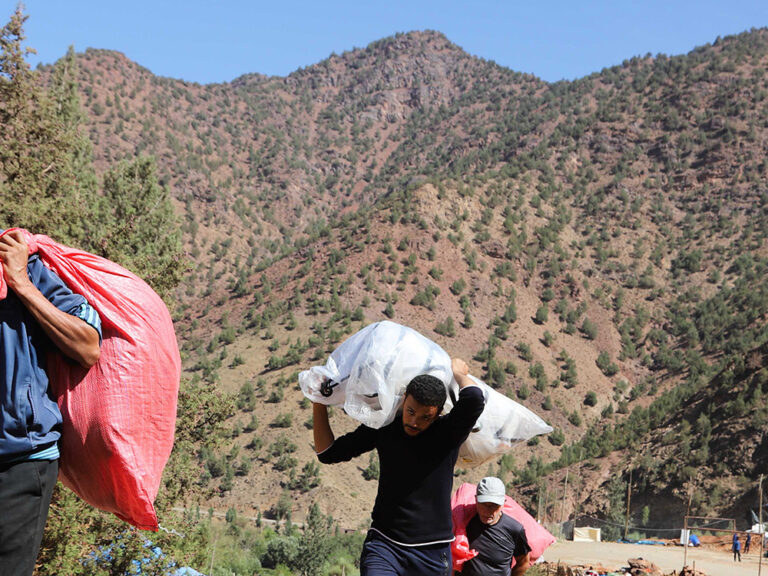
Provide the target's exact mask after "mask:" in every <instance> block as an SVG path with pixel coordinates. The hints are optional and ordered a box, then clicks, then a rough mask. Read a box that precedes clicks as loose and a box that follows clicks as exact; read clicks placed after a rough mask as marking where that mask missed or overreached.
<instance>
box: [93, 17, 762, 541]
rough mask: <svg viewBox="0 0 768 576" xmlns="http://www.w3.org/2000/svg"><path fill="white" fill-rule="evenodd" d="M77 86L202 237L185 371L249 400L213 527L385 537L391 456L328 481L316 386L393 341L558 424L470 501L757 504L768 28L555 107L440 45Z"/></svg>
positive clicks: (188, 316) (207, 475) (103, 71)
mask: <svg viewBox="0 0 768 576" xmlns="http://www.w3.org/2000/svg"><path fill="white" fill-rule="evenodd" d="M79 64H80V90H81V94H82V101H83V104H84V106H85V108H86V109H87V111H88V114H89V120H88V130H89V134H90V136H91V139H92V141H93V142H94V147H95V154H96V160H97V165H98V164H99V163H100V164H101V165H104V164H105V163H106V162H107V161H109V162H113V161H114V160H116V159H120V158H123V157H125V158H129V157H133V156H135V155H136V154H150V155H152V156H154V157H155V158H156V161H157V163H158V166H159V169H160V173H161V174H162V180H163V182H164V183H165V184H166V185H167V186H169V189H170V191H171V193H172V195H173V198H174V200H175V202H176V205H177V208H178V213H179V216H180V218H181V219H182V222H183V228H184V233H185V243H186V246H187V249H188V254H189V258H190V262H191V269H190V273H189V276H188V278H187V280H186V281H185V283H184V285H183V287H182V289H181V290H180V291H179V293H178V295H177V296H178V301H177V303H176V306H175V308H176V309H175V313H176V320H177V326H178V333H179V337H180V340H181V344H182V348H183V353H184V360H185V366H186V374H187V377H189V378H195V379H201V380H204V381H206V382H208V383H210V386H214V387H216V388H218V389H221V390H222V391H226V392H230V393H233V394H236V395H237V402H238V407H239V412H238V414H237V415H236V417H235V418H234V419H233V421H232V443H231V451H230V452H229V453H228V454H202V455H201V469H202V470H203V472H202V474H203V480H204V481H206V482H208V483H209V484H210V485H211V486H212V487H215V488H216V489H217V491H218V495H216V496H214V497H213V499H212V500H211V501H210V502H207V503H204V505H206V506H207V505H211V506H214V507H216V508H221V509H226V508H229V507H234V508H236V509H238V510H241V511H242V512H244V513H246V514H253V515H255V514H257V513H258V512H262V513H264V514H265V515H277V516H282V515H284V514H285V513H286V511H287V510H289V509H291V508H292V510H293V512H292V514H293V517H294V519H295V518H297V517H299V518H300V517H301V516H302V515H303V513H304V512H305V511H306V509H307V508H308V505H309V503H310V502H311V501H312V500H320V502H321V503H322V505H323V506H324V507H325V510H326V511H328V512H330V513H332V514H333V515H334V516H335V517H337V518H338V519H340V520H341V521H342V523H343V525H344V526H347V527H355V526H357V525H359V524H361V523H364V522H365V521H366V518H367V514H368V511H369V509H370V506H371V504H372V495H373V493H374V490H375V482H372V481H368V480H365V478H364V477H363V473H362V471H363V470H365V469H366V468H368V466H369V464H370V462H369V461H368V459H366V458H362V459H359V460H361V461H358V462H353V463H349V464H348V465H340V466H336V467H324V468H323V469H319V468H318V467H317V465H316V464H315V461H314V457H313V453H312V449H311V431H310V430H309V427H310V426H311V424H309V423H308V418H309V417H310V413H311V411H310V409H309V406H308V404H307V402H306V401H303V400H302V395H301V393H300V392H299V391H298V390H297V387H296V374H297V373H298V371H300V370H302V369H305V368H307V367H309V366H311V365H313V364H320V363H323V362H324V360H325V357H326V356H327V354H328V353H329V352H330V351H332V350H333V349H334V347H335V346H336V345H338V343H339V342H340V341H342V340H343V339H344V338H345V337H346V336H347V335H349V334H351V333H353V332H354V331H356V330H357V329H359V328H360V327H362V326H364V325H366V324H367V323H370V322H373V321H377V320H382V319H385V318H390V319H392V320H394V321H397V322H400V323H403V324H407V325H409V326H411V327H413V328H415V329H417V330H419V331H420V332H422V333H423V334H424V335H426V336H428V337H430V338H433V339H434V340H435V341H437V342H438V343H439V344H440V345H442V346H443V347H444V348H445V349H446V350H447V351H448V352H449V353H450V354H452V355H457V356H462V357H464V358H466V359H467V360H468V361H469V363H470V365H471V368H472V370H473V372H474V373H476V374H477V375H478V376H480V377H482V378H483V379H484V380H485V381H487V382H488V383H490V384H492V385H493V386H494V387H496V388H497V389H499V390H500V391H502V392H504V393H507V394H508V395H510V396H511V397H513V398H515V399H516V400H517V401H519V402H521V403H523V404H525V405H526V406H528V407H530V408H531V409H533V410H534V411H536V412H538V413H539V414H541V415H542V416H543V417H545V418H546V419H547V421H549V422H550V423H551V424H552V425H553V426H554V427H555V429H556V430H555V433H553V434H552V435H550V437H549V438H545V439H541V440H540V441H538V442H535V441H534V442H531V443H530V444H529V445H527V446H519V447H517V448H516V449H515V450H514V451H513V452H512V453H511V454H510V456H508V457H505V458H503V459H501V460H499V461H498V462H491V463H489V464H487V465H485V466H482V467H481V469H476V470H470V471H459V472H458V474H457V481H462V480H464V479H470V480H472V479H476V478H477V477H479V476H482V475H484V474H485V473H487V472H488V471H491V472H493V473H495V474H499V475H501V476H502V477H504V479H505V480H507V482H508V483H509V484H510V487H511V489H512V491H513V493H515V494H517V495H518V496H519V497H520V498H521V500H523V501H524V502H525V503H526V504H527V505H528V506H529V508H530V509H532V510H533V511H534V512H536V513H538V514H539V515H540V516H541V517H542V518H544V519H546V520H559V519H560V517H567V516H569V515H571V514H573V513H577V512H583V511H587V512H589V513H593V514H597V515H600V516H601V517H603V518H611V517H614V516H616V514H617V510H618V514H623V510H622V502H623V500H622V498H623V497H624V496H622V494H625V493H626V489H625V488H624V490H623V492H622V490H620V489H619V488H620V485H622V486H624V487H625V486H626V481H627V480H628V473H629V470H630V469H632V470H634V471H635V472H634V474H635V475H634V478H633V483H634V484H633V485H634V486H635V488H634V490H635V495H634V496H633V502H637V509H636V510H635V506H634V504H633V518H634V517H635V516H637V517H638V518H639V516H640V514H641V508H642V506H644V505H649V506H650V505H651V504H650V503H653V505H652V506H651V508H652V509H651V510H650V515H649V519H648V522H649V523H650V524H653V523H654V522H655V523H657V524H658V525H664V524H670V523H674V524H675V525H676V524H677V520H678V516H679V514H680V512H679V511H680V510H682V509H690V510H693V511H698V512H701V513H705V512H706V513H710V512H711V513H716V514H721V515H722V514H731V515H734V516H735V517H739V518H741V517H742V516H743V511H744V510H745V508H747V507H749V506H750V505H751V500H752V499H753V497H754V480H755V479H756V477H757V475H758V474H759V473H760V471H764V470H765V464H766V462H765V460H766V444H765V442H766V440H765V436H764V430H765V427H766V426H765V425H766V422H767V421H768V420H766V412H767V409H766V400H765V393H766V392H768V377H766V374H767V373H768V372H766V368H765V366H766V362H765V359H766V358H765V343H766V340H768V330H767V329H766V325H768V322H766V319H767V317H766V314H767V313H768V294H767V293H766V290H767V289H766V286H765V283H764V281H763V278H764V274H765V270H766V263H768V248H767V247H766V234H767V233H768V191H767V190H768V189H767V187H766V177H767V176H768V160H766V152H767V151H768V105H766V96H768V76H767V75H766V67H767V66H768V31H766V30H753V31H750V32H748V33H744V34H741V35H739V36H735V37H729V38H726V39H718V40H717V41H716V42H715V43H714V44H712V45H707V46H703V47H700V48H696V49H694V50H693V51H692V52H690V53H689V54H687V55H684V56H677V57H666V56H663V55H659V56H657V57H655V58H652V57H650V56H646V57H638V58H633V59H631V60H628V61H626V62H624V63H623V64H622V65H621V66H618V67H614V68H610V69H605V70H603V71H601V72H599V73H595V74H593V75H591V76H589V77H586V78H583V79H580V80H577V81H574V82H560V83H557V84H547V83H545V82H542V81H540V80H538V79H537V78H535V77H532V76H529V75H523V74H519V73H516V72H513V71H511V70H508V69H505V68H503V67H500V66H498V65H496V64H494V63H493V62H488V61H484V60H481V59H478V58H475V57H472V56H470V55H468V54H466V53H464V52H463V51H462V50H461V49H459V48H458V47H456V46H454V45H453V44H451V43H450V41H449V40H448V39H446V38H445V37H444V36H442V35H441V34H439V33H436V32H414V33H409V34H402V35H397V36H394V37H391V38H386V39H383V40H380V41H378V42H374V43H373V44H371V45H370V46H368V47H367V48H365V49H361V50H354V51H351V52H347V53H344V54H341V55H333V56H331V57H330V58H328V59H327V60H325V61H323V62H321V63H319V64H317V65H314V66H311V67H308V68H305V69H301V70H298V71H296V72H294V73H293V74H291V75H289V76H287V77H285V78H278V77H264V76H260V75H256V74H254V75H246V76H243V77H241V78H238V79H236V80H234V81H233V82H231V83H226V84H217V85H207V86H201V85H197V84H191V83H187V82H183V81H177V80H173V79H169V78H159V77H156V76H154V75H153V74H152V73H151V72H150V71H149V70H146V69H144V68H142V67H141V66H139V65H138V64H136V63H133V62H130V61H129V60H127V59H126V58H125V57H124V56H122V55H121V54H119V53H115V52H109V51H103V50H91V49H89V50H88V51H86V52H85V53H84V54H82V55H80V57H79ZM332 422H333V426H334V429H335V430H336V431H337V432H340V431H343V430H345V429H350V428H351V427H352V426H353V425H354V423H353V422H351V421H350V419H349V418H346V417H345V416H344V415H343V414H340V413H338V412H337V413H336V414H335V415H334V417H333V421H332ZM566 471H568V472H569V473H570V472H573V473H574V474H575V473H576V471H578V477H579V478H581V480H579V483H578V484H576V485H574V484H573V480H572V481H571V482H572V483H571V488H570V490H571V491H570V492H568V493H567V495H566V498H564V500H563V501H564V502H565V504H560V503H558V504H557V506H558V508H554V507H553V503H554V496H553V495H554V494H555V493H556V491H557V490H560V488H559V486H561V485H562V482H563V480H564V477H565V474H566ZM638 478H641V479H640V480H638ZM713 490H717V495H718V498H712V497H711V496H712V491H713ZM705 494H706V495H707V496H706V497H705ZM321 495H322V499H321ZM550 496H552V499H550ZM689 500H690V502H691V504H690V508H688V502H689ZM548 502H549V504H548ZM670 510H672V511H675V515H674V522H673V520H670V517H669V511H670Z"/></svg>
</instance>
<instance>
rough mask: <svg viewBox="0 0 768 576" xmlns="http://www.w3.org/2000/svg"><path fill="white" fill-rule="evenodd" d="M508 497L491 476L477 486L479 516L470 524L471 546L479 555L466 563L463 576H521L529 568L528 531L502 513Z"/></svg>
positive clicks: (501, 484)
mask: <svg viewBox="0 0 768 576" xmlns="http://www.w3.org/2000/svg"><path fill="white" fill-rule="evenodd" d="M505 496H506V489H505V486H504V482H502V481H501V479H499V478H496V477H494V476H488V477H486V478H483V479H482V480H480V482H479V483H478V484H477V492H476V494H475V498H476V500H477V515H476V516H474V517H473V518H472V519H471V520H470V521H469V524H467V539H468V540H469V547H470V548H471V549H472V550H475V551H476V552H477V556H475V557H474V558H472V559H471V560H467V562H465V564H464V567H463V569H462V571H461V574H462V575H463V576H521V575H522V574H524V573H525V571H526V570H527V569H528V566H529V562H528V553H529V552H530V551H531V549H530V547H529V546H528V540H527V539H526V537H525V529H524V528H523V525H522V524H520V522H518V521H517V520H515V519H514V518H512V517H511V516H508V515H506V514H504V513H503V512H502V510H501V508H502V506H503V504H504V498H505ZM512 558H514V559H515V566H514V568H512Z"/></svg>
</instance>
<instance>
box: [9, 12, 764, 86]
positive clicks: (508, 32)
mask: <svg viewBox="0 0 768 576" xmlns="http://www.w3.org/2000/svg"><path fill="white" fill-rule="evenodd" d="M16 3H17V2H16V0H0V22H1V23H2V24H5V23H6V22H7V21H8V18H9V17H10V15H11V14H12V12H13V10H14V8H15V6H16ZM24 5H25V7H26V13H27V14H28V15H29V20H27V24H26V27H25V30H26V34H27V45H28V46H29V47H32V48H35V49H36V50H37V51H38V55H37V56H32V57H31V58H30V62H31V63H32V64H33V65H35V64H37V63H38V62H43V63H51V62H54V61H55V60H56V59H58V58H60V57H61V56H62V55H63V54H64V53H65V52H66V50H67V48H68V47H69V46H70V45H74V47H75V50H77V51H78V52H82V51H84V50H85V49H86V48H88V47H93V48H107V49H112V50H118V51H120V52H123V53H124V54H125V55H126V56H128V58H130V59H131V60H133V61H135V62H137V63H138V64H140V65H142V66H144V67H146V68H148V69H150V70H151V71H152V72H153V73H154V74H157V75H161V76H169V77H172V78H182V79H184V80H189V81H195V82H201V83H209V82H227V81H230V80H233V79H234V78H236V77H238V76H240V75H242V74H246V73H250V72H258V73H262V74H267V75H276V76H285V75H287V74H289V73H291V72H292V71H294V70H296V69H297V68H299V67H303V66H309V65H312V64H314V63H316V62H319V61H321V60H323V59H325V58H327V57H328V56H329V55H330V54H331V53H333V52H336V53H342V52H344V51H346V50H351V49H353V48H356V47H358V48H360V47H364V46H366V45H368V44H369V43H371V42H373V41H374V40H378V39H380V38H384V37H386V36H391V35H393V34H395V33H396V32H408V31H412V30H426V29H430V30H438V31H440V32H442V33H443V34H445V35H446V36H447V37H448V39H449V40H451V41H452V42H454V43H455V44H457V45H458V46H460V47H461V48H463V49H464V50H465V51H467V52H468V53H470V54H473V55H475V56H480V57H483V58H486V59H489V60H494V61H495V62H497V63H498V64H501V65H502V66H506V67H508V68H511V69H513V70H516V71H519V72H528V73H532V74H535V75H536V76H538V77H540V78H542V79H543V80H546V81H550V82H555V81H557V80H561V79H568V80H571V79H574V78H580V77H582V76H585V75H588V74H590V73H592V72H596V71H599V70H601V69H602V68H605V67H608V66H613V65H615V64H620V63H621V61H622V60H624V59H626V58H631V57H632V56H638V55H645V54H647V53H651V54H654V55H656V54H659V53H662V54H667V55H676V54H684V53H686V52H688V51H690V50H691V49H693V48H694V47H696V46H700V45H702V44H706V43H711V42H714V40H715V39H716V38H717V37H718V36H727V35H731V34H736V33H739V32H743V31H745V30H749V29H750V28H761V27H766V26H768V0H599V1H598V0H551V1H547V0H539V1H538V2H536V1H535V0H526V1H518V0H508V1H503V0H496V1H492V0H467V1H458V0H441V1H439V0H380V1H376V2H373V1H368V0H308V1H291V0H271V1H269V2H266V1H262V0H153V1H148V0H123V1H118V0H26V2H24Z"/></svg>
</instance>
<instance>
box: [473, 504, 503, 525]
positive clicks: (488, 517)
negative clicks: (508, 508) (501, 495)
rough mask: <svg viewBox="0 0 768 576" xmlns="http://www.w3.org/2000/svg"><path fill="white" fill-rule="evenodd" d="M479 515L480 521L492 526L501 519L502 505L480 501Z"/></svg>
mask: <svg viewBox="0 0 768 576" xmlns="http://www.w3.org/2000/svg"><path fill="white" fill-rule="evenodd" d="M477 515H478V516H479V518H480V522H482V523H483V524H488V525H489V526H492V525H494V524H496V522H498V521H499V520H500V519H501V505H500V504H494V503H493V502H478V503H477Z"/></svg>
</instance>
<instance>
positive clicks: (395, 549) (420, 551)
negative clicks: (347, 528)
mask: <svg viewBox="0 0 768 576" xmlns="http://www.w3.org/2000/svg"><path fill="white" fill-rule="evenodd" d="M451 573H452V563H451V545H450V543H444V544H431V545H429V546H398V545H397V544H395V543H394V542H391V541H390V540H387V539H386V538H384V537H383V536H381V535H379V534H377V533H376V532H373V531H370V532H368V536H367V537H366V539H365V543H364V544H363V553H362V555H361V556H360V575H361V576H451Z"/></svg>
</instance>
